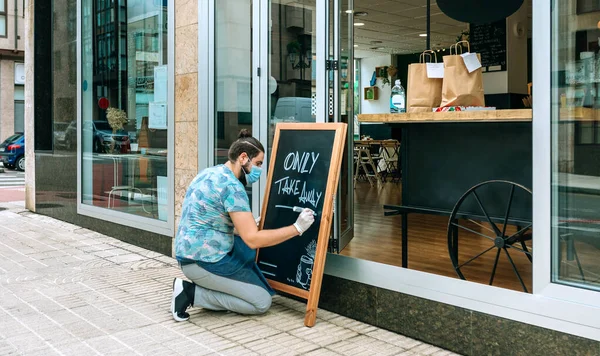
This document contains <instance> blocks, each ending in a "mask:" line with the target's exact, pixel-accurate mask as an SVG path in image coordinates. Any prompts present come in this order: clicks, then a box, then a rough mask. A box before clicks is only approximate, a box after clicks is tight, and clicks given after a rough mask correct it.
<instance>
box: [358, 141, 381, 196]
mask: <svg viewBox="0 0 600 356" xmlns="http://www.w3.org/2000/svg"><path fill="white" fill-rule="evenodd" d="M354 152H355V158H354V163H355V169H354V183H356V182H357V180H358V178H359V176H361V175H364V176H365V177H366V178H367V180H368V181H369V184H371V186H374V185H376V184H377V183H381V182H382V179H381V176H380V174H379V172H378V170H377V164H376V163H375V161H377V158H375V159H374V158H373V156H372V155H371V145H370V144H361V143H358V144H355V147H354ZM361 170H362V171H361ZM355 187H356V185H355Z"/></svg>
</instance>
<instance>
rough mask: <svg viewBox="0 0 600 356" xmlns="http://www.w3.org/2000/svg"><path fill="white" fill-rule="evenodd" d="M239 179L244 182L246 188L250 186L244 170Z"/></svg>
mask: <svg viewBox="0 0 600 356" xmlns="http://www.w3.org/2000/svg"><path fill="white" fill-rule="evenodd" d="M238 179H239V180H240V182H242V184H243V185H244V187H245V186H247V185H248V181H247V180H246V174H245V173H244V171H243V170H242V175H241V176H240V177H239V178H238Z"/></svg>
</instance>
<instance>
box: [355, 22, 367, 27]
mask: <svg viewBox="0 0 600 356" xmlns="http://www.w3.org/2000/svg"><path fill="white" fill-rule="evenodd" d="M364 25H365V23H364V22H355V23H354V26H364Z"/></svg>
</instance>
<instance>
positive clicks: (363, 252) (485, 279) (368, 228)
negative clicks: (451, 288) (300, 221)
mask: <svg viewBox="0 0 600 356" xmlns="http://www.w3.org/2000/svg"><path fill="white" fill-rule="evenodd" d="M354 199H355V202H354V209H355V213H354V219H355V221H354V229H355V231H354V239H353V240H352V241H351V242H350V244H348V246H346V248H345V249H344V250H343V251H342V252H341V254H342V255H346V256H351V257H356V258H360V259H365V260H369V261H375V262H380V263H385V264H389V265H395V266H401V263H402V259H401V256H402V254H401V253H402V241H401V236H402V235H401V232H402V230H401V227H402V224H401V218H400V217H399V216H390V217H386V216H384V215H383V205H384V204H401V185H400V184H393V183H389V182H388V183H385V184H383V185H380V187H371V186H370V185H369V184H368V183H362V182H359V183H357V186H356V189H355V197H354ZM461 224H462V225H464V226H467V227H468V228H470V229H472V230H474V231H476V232H479V233H482V234H485V235H492V233H491V231H490V230H489V228H490V227H489V226H488V225H485V224H481V225H480V226H478V225H475V224H473V223H471V222H468V221H463V222H461ZM447 225H448V217H443V216H432V215H420V214H414V215H409V218H408V227H409V229H408V268H409V269H415V270H419V271H423V272H429V273H434V274H438V275H443V276H448V277H454V278H458V276H457V274H456V272H455V271H454V269H453V266H452V263H451V261H450V257H449V254H448V238H447ZM510 229H511V230H509V231H508V232H510V231H512V232H513V233H514V232H516V228H514V227H510ZM459 236H460V237H459V243H458V245H459V263H465V262H467V261H468V260H469V259H471V258H473V257H475V256H477V255H478V254H479V253H481V252H483V251H485V250H486V249H488V248H490V247H492V246H493V242H492V241H491V240H489V239H486V238H484V237H482V236H479V235H477V234H474V233H470V232H466V231H465V232H462V231H461V233H460V234H459ZM527 245H528V247H529V248H531V247H532V246H531V242H528V243H527ZM519 247H520V246H519ZM497 251H498V250H497V249H496V248H494V249H492V250H490V251H489V252H487V253H485V254H484V255H482V256H481V257H480V258H477V259H475V260H474V261H472V262H471V263H469V264H468V265H465V266H464V267H463V268H462V269H461V270H462V271H463V274H464V275H465V278H466V279H467V280H469V281H474V282H478V283H485V284H489V280H490V276H491V274H492V270H493V266H494V260H495V258H496V252H497ZM509 254H510V257H511V258H512V259H513V261H514V263H515V265H516V267H517V271H518V272H519V274H520V276H521V278H522V279H523V282H524V284H525V286H526V287H527V290H528V291H529V292H531V283H532V264H531V262H530V261H529V259H528V258H527V256H526V255H525V254H524V253H523V252H520V251H517V250H509ZM493 285H494V286H497V287H502V288H508V289H513V290H518V291H523V288H522V286H521V284H520V282H519V279H518V277H517V276H516V274H515V272H514V270H513V267H512V265H511V264H510V262H509V260H508V257H507V256H506V254H505V253H504V252H502V253H501V255H500V258H499V262H498V266H497V270H496V275H495V277H494V281H493Z"/></svg>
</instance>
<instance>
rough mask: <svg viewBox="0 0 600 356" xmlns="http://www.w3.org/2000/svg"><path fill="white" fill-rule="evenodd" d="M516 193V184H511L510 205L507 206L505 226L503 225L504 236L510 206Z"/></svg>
mask: <svg viewBox="0 0 600 356" xmlns="http://www.w3.org/2000/svg"><path fill="white" fill-rule="evenodd" d="M514 195H515V186H514V185H511V186H510V195H509V196H508V205H507V206H506V214H505V215H504V226H503V227H502V235H500V236H502V237H504V234H505V233H506V225H507V224H508V215H509V214H510V207H511V205H512V201H513V196H514Z"/></svg>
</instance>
